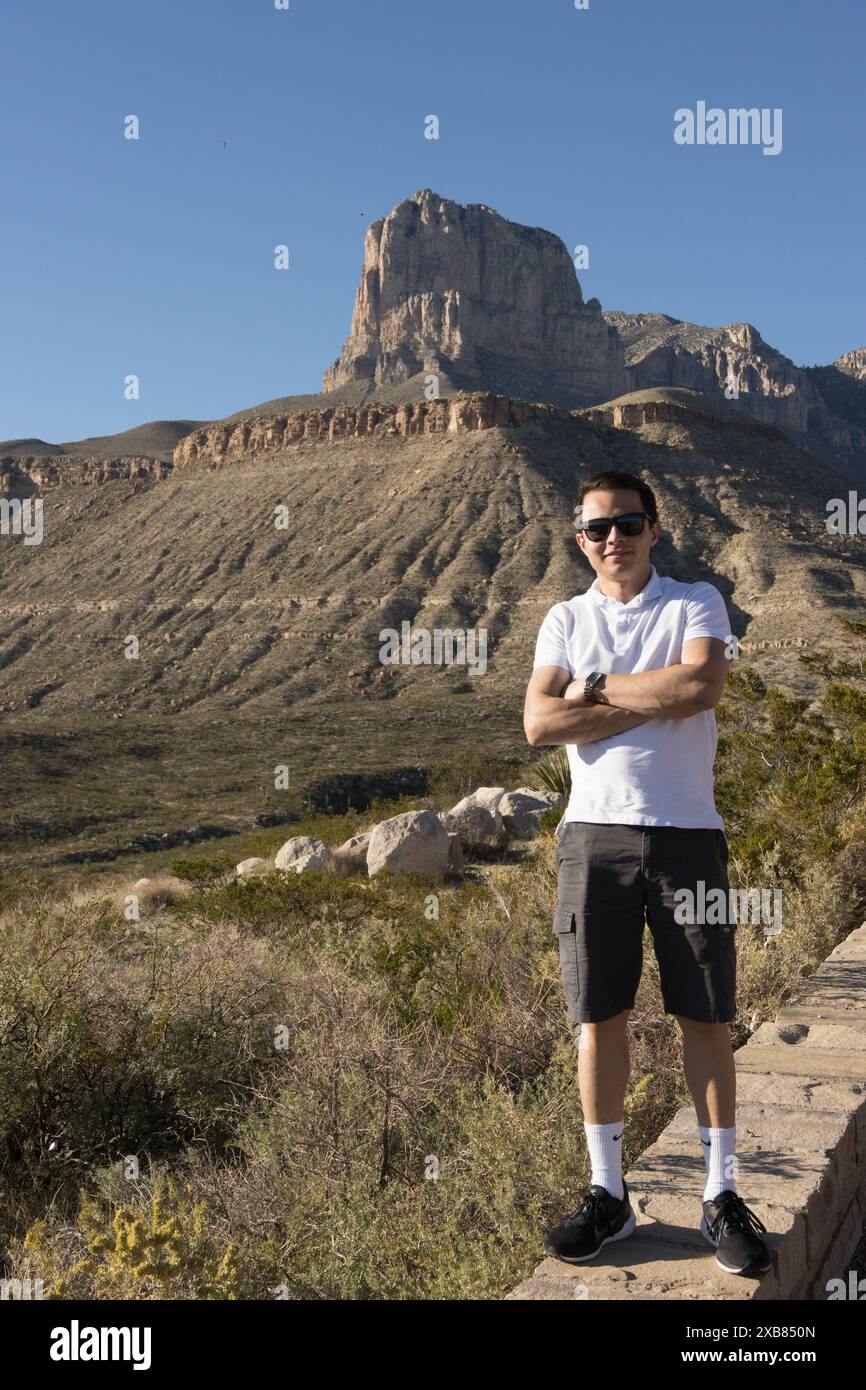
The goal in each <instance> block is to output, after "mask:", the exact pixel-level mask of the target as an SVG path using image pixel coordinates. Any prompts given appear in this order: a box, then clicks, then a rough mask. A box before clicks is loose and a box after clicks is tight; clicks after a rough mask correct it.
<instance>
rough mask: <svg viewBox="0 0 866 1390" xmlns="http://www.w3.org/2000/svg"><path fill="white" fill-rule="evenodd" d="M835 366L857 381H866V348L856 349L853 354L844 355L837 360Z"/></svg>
mask: <svg viewBox="0 0 866 1390" xmlns="http://www.w3.org/2000/svg"><path fill="white" fill-rule="evenodd" d="M833 366H834V367H837V368H838V369H839V371H840V372H844V373H845V375H846V376H853V377H854V378H855V379H856V380H857V381H866V348H855V349H854V351H853V352H846V353H843V355H842V356H841V357H837V358H836V361H835V362H834V363H833Z"/></svg>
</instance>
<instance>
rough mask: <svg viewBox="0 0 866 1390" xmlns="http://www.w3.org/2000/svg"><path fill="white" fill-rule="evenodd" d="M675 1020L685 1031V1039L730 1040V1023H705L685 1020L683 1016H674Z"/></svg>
mask: <svg viewBox="0 0 866 1390" xmlns="http://www.w3.org/2000/svg"><path fill="white" fill-rule="evenodd" d="M674 1018H675V1019H676V1021H677V1023H678V1024H679V1025H680V1028H681V1029H682V1030H683V1036H684V1037H693V1038H707V1039H712V1038H721V1037H723V1036H725V1037H728V1038H730V1036H731V1033H730V1028H731V1025H730V1024H729V1023H703V1022H702V1021H701V1020H700V1019H697V1018H685V1017H684V1016H683V1015H682V1014H674Z"/></svg>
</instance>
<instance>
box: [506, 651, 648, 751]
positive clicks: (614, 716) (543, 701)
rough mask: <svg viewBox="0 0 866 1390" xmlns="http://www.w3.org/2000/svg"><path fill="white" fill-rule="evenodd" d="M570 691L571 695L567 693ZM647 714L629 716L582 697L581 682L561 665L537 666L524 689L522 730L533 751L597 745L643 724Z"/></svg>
mask: <svg viewBox="0 0 866 1390" xmlns="http://www.w3.org/2000/svg"><path fill="white" fill-rule="evenodd" d="M569 692H572V693H569ZM649 718H651V716H650V715H644V714H632V713H630V712H629V711H627V710H621V709H612V708H610V707H609V706H608V705H597V704H592V703H590V702H589V701H588V700H585V699H584V696H583V680H582V679H575V680H572V678H571V672H570V671H566V670H565V668H564V667H562V666H539V667H538V669H537V670H535V671H533V673H532V676H531V677H530V681H529V685H528V686H527V687H526V700H525V701H524V705H523V728H524V730H525V733H526V738H527V741H528V742H529V743H530V744H531V745H532V747H533V748H541V747H544V746H545V745H546V744H558V743H577V744H582V743H598V742H599V740H600V739H605V738H610V737H611V736H612V735H613V734H624V733H626V732H627V730H629V729H635V728H637V726H638V725H639V724H645V723H646V722H647V720H648V719H649Z"/></svg>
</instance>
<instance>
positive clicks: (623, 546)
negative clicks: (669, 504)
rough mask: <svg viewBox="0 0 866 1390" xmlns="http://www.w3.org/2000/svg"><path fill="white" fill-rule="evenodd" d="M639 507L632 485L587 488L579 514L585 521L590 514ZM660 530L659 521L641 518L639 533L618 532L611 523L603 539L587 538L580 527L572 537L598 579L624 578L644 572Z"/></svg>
mask: <svg viewBox="0 0 866 1390" xmlns="http://www.w3.org/2000/svg"><path fill="white" fill-rule="evenodd" d="M643 510H644V506H643V503H642V502H641V500H640V493H639V492H635V491H634V490H633V489H632V488H617V489H616V490H615V491H614V492H588V493H587V494H586V496H585V497H584V499H583V513H582V516H583V520H584V521H585V522H586V521H591V520H592V518H593V517H597V518H602V517H614V516H624V515H625V514H626V513H627V512H642V511H643ZM660 533H661V526H660V524H659V522H657V521H656V522H654V523H653V524H652V526H651V525H650V523H649V521H647V520H646V518H644V524H643V530H642V531H641V533H640V535H639V536H622V535H620V533H619V530H618V529H617V527H616V526H612V527H611V528H610V530H609V531H608V534H607V539H606V540H604V541H591V540H590V539H589V538H588V537H587V536H586V535H585V534H584V532H583V531H578V533H577V536H576V540H577V543H578V545H579V546H580V548H581V550H582V551H583V553H584V555H585V556H586V558H587V559H588V560H589V563H590V564H591V565H592V567H593V569H594V570H595V572H596V574H597V575H598V576H599V577H600V578H601V579H613V580H616V581H617V582H623V581H626V582H627V581H628V580H629V579H633V578H642V577H643V576H644V575H645V574H646V572H647V566H648V564H649V554H650V550H651V549H652V547H653V546H654V545H655V543H656V541H657V540H658V538H659V535H660Z"/></svg>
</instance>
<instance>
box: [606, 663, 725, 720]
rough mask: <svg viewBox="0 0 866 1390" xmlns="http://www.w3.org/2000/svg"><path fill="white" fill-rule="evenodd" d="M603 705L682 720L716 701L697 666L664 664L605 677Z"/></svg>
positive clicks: (652, 717) (650, 715)
mask: <svg viewBox="0 0 866 1390" xmlns="http://www.w3.org/2000/svg"><path fill="white" fill-rule="evenodd" d="M602 698H603V699H604V701H605V705H604V706H603V708H613V709H618V710H620V711H622V712H623V713H625V712H626V711H628V712H630V713H632V714H642V715H645V716H646V718H647V719H685V718H688V716H689V715H692V714H697V713H698V712H699V711H700V710H704V709H710V708H711V707H712V705H713V704H715V703H716V701H715V699H713V698H712V696H711V695H710V694H709V693H708V686H707V681H706V679H705V678H704V676H703V674H702V672H701V668H700V667H698V666H686V665H677V666H663V667H662V668H661V669H660V670H657V671H635V672H633V673H631V674H630V675H611V676H607V677H606V679H605V682H604V687H603V691H602Z"/></svg>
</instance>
